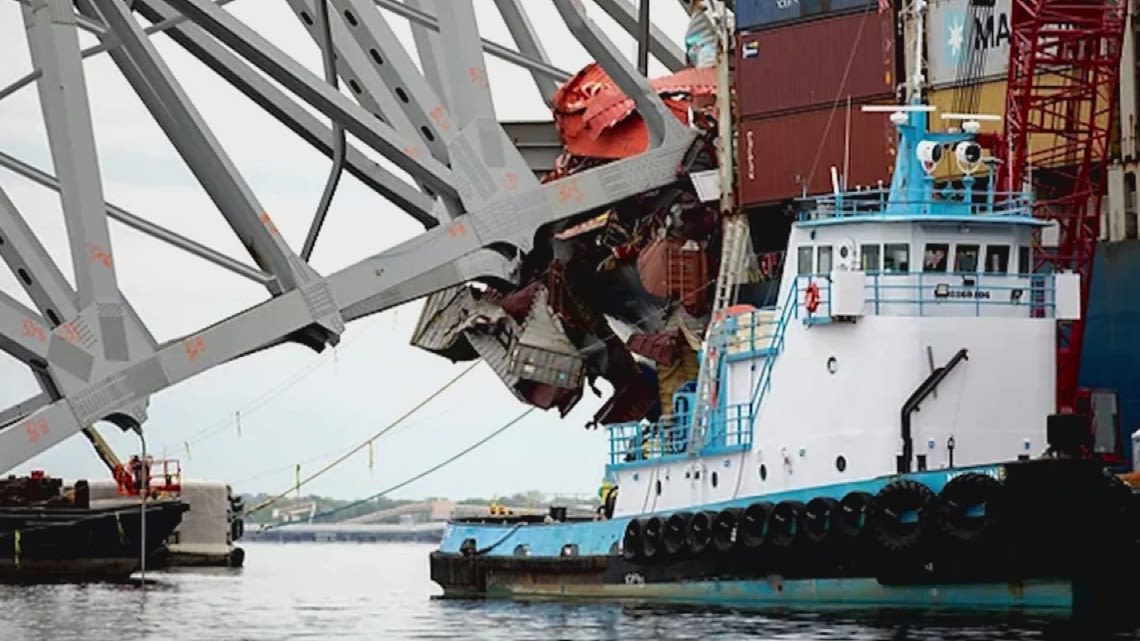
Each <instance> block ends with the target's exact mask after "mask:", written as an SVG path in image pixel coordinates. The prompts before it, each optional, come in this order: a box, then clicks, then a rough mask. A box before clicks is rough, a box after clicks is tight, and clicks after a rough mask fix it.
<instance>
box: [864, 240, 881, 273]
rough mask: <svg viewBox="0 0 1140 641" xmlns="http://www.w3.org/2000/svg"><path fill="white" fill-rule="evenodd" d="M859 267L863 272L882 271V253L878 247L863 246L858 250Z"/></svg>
mask: <svg viewBox="0 0 1140 641" xmlns="http://www.w3.org/2000/svg"><path fill="white" fill-rule="evenodd" d="M859 256H860V259H859V260H860V261H861V262H860V265H861V266H862V269H863V271H865V272H877V271H881V270H882V269H883V251H882V248H881V247H880V246H879V245H863V246H862V247H860V248H859Z"/></svg>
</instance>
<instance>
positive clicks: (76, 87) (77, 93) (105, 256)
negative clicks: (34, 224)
mask: <svg viewBox="0 0 1140 641" xmlns="http://www.w3.org/2000/svg"><path fill="white" fill-rule="evenodd" d="M21 9H22V11H23V13H24V23H25V25H26V26H27V30H28V46H29V49H30V50H31V58H32V63H33V64H34V65H35V66H36V67H38V68H39V69H40V71H41V72H42V74H43V75H42V76H41V78H40V79H39V81H38V82H37V86H38V88H39V98H40V108H41V110H42V111H43V114H44V122H45V123H46V124H47V133H48V142H49V144H50V145H51V153H52V161H53V163H54V164H55V170H56V175H58V176H59V180H60V183H61V185H62V188H61V190H60V198H61V201H62V203H63V213H64V218H65V220H66V221H67V234H68V240H69V243H70V245H71V260H72V266H73V268H74V270H75V282H76V286H77V287H76V288H77V289H78V293H79V299H78V304H79V307H80V308H83V307H87V306H88V305H91V304H92V303H95V302H106V303H113V302H115V301H117V300H118V297H119V288H118V285H117V283H116V279H115V265H114V261H113V258H112V256H113V252H112V251H111V237H110V234H109V232H108V230H107V219H106V216H105V215H104V213H103V186H102V183H101V181H100V171H99V160H98V158H97V157H96V152H95V136H94V133H93V131H92V125H91V114H90V111H89V104H88V99H87V85H86V81H85V79H84V75H83V63H82V59H81V58H80V57H79V33H78V32H77V31H76V26H75V14H74V13H73V12H72V8H71V3H70V2H68V1H67V0H35V1H34V2H33V3H32V6H31V8H29V7H26V6H22V7H21Z"/></svg>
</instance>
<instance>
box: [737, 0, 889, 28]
mask: <svg viewBox="0 0 1140 641" xmlns="http://www.w3.org/2000/svg"><path fill="white" fill-rule="evenodd" d="M871 4H872V1H871V0H736V29H737V30H738V31H740V30H744V29H757V28H764V27H772V26H776V25H780V24H784V23H787V22H794V21H797V20H802V19H806V18H819V17H823V16H826V15H827V14H830V13H837V12H842V11H848V10H854V9H861V8H866V7H869V6H871ZM874 4H876V5H877V4H878V3H877V2H875V3H874Z"/></svg>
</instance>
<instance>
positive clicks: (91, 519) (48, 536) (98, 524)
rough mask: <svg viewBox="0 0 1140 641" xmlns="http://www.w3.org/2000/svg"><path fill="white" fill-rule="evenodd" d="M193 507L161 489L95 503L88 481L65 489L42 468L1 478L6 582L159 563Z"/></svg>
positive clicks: (121, 576)
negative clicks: (144, 562)
mask: <svg viewBox="0 0 1140 641" xmlns="http://www.w3.org/2000/svg"><path fill="white" fill-rule="evenodd" d="M188 508H189V506H188V505H187V504H186V503H184V502H182V501H180V500H177V499H167V498H163V497H162V496H159V495H157V494H155V495H154V496H151V497H148V500H147V502H146V524H145V527H144V526H143V524H142V523H141V520H142V510H143V507H142V505H141V504H140V502H139V501H138V500H135V501H122V500H117V501H92V500H91V494H90V488H89V486H88V483H87V481H85V480H79V481H76V482H75V483H74V484H73V485H72V486H71V487H66V488H65V487H64V484H63V480H62V479H58V478H51V477H49V476H47V475H45V474H44V473H43V472H42V471H33V472H32V473H31V474H30V475H29V476H26V477H16V476H9V477H8V478H7V479H2V480H0V583H20V584H29V583H56V582H98V581H104V582H119V581H126V580H128V579H129V578H130V576H131V574H133V573H135V572H137V571H138V570H139V569H140V567H141V564H142V559H141V558H140V554H141V553H142V551H143V545H142V537H141V533H142V532H144V531H145V536H146V545H145V548H146V556H147V564H148V566H150V565H151V564H152V563H154V564H157V563H158V562H159V561H161V559H162V556H163V554H164V553H165V551H166V550H165V547H164V545H163V543H164V541H165V540H166V539H167V537H169V536H170V534H171V532H173V531H174V529H175V528H177V527H178V524H179V523H180V522H181V521H182V515H183V513H184V512H186V510H187V509H188Z"/></svg>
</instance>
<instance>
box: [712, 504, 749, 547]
mask: <svg viewBox="0 0 1140 641" xmlns="http://www.w3.org/2000/svg"><path fill="white" fill-rule="evenodd" d="M741 512H742V510H741V509H740V508H738V507H726V508H724V509H723V510H721V511H719V512H717V513H716V518H715V519H713V527H712V542H713V547H715V548H716V549H717V551H718V552H728V551H730V550H732V548H734V547H736V532H737V528H739V526H740V513H741Z"/></svg>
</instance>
